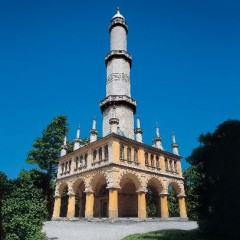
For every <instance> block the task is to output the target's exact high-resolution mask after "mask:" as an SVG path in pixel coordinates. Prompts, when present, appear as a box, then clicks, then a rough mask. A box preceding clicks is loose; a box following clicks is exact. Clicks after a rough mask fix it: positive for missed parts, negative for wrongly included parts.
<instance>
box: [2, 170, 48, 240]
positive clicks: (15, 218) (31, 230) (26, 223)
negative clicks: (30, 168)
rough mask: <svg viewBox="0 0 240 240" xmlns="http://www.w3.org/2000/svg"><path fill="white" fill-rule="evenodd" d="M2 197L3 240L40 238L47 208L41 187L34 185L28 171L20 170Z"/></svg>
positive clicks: (41, 237) (42, 235)
mask: <svg viewBox="0 0 240 240" xmlns="http://www.w3.org/2000/svg"><path fill="white" fill-rule="evenodd" d="M8 188H9V191H8V192H6V194H5V195H4V198H3V207H2V218H3V227H4V230H5V234H6V236H5V238H4V239H5V240H22V239H25V240H41V239H43V238H44V234H43V233H42V226H43V221H44V220H45V219H46V216H47V209H46V204H45V202H44V199H43V197H42V192H41V189H38V188H37V187H36V186H34V181H33V179H32V178H31V174H30V172H26V171H22V172H21V173H20V175H19V177H18V178H17V179H16V180H14V181H11V182H9V184H8Z"/></svg>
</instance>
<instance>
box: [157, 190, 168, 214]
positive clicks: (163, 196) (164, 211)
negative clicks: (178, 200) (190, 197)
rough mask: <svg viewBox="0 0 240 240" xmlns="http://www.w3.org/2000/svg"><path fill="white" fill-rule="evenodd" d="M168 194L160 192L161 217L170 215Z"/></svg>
mask: <svg viewBox="0 0 240 240" xmlns="http://www.w3.org/2000/svg"><path fill="white" fill-rule="evenodd" d="M167 195H168V194H159V196H160V209H161V218H168V217H169V211H168V200H167Z"/></svg>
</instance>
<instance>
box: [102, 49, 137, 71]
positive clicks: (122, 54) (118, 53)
mask: <svg viewBox="0 0 240 240" xmlns="http://www.w3.org/2000/svg"><path fill="white" fill-rule="evenodd" d="M113 58H124V59H125V60H126V61H128V62H129V64H130V67H132V57H131V55H130V54H128V53H127V52H126V51H125V50H112V51H110V53H109V54H108V55H107V56H106V57H105V64H106V66H107V64H108V62H109V61H110V60H112V59H113Z"/></svg>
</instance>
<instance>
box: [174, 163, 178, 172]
mask: <svg viewBox="0 0 240 240" xmlns="http://www.w3.org/2000/svg"><path fill="white" fill-rule="evenodd" d="M174 171H175V173H178V171H177V163H176V161H174Z"/></svg>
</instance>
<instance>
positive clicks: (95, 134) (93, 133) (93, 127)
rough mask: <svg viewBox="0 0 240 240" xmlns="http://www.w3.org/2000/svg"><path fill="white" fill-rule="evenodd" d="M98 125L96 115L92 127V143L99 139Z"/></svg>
mask: <svg viewBox="0 0 240 240" xmlns="http://www.w3.org/2000/svg"><path fill="white" fill-rule="evenodd" d="M96 125H97V121H96V117H95V116H94V118H93V125H92V129H91V130H90V143H91V142H95V141H96V140H97V136H98V131H97V129H96Z"/></svg>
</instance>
